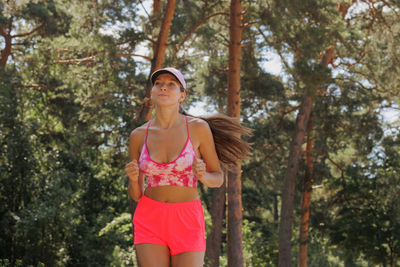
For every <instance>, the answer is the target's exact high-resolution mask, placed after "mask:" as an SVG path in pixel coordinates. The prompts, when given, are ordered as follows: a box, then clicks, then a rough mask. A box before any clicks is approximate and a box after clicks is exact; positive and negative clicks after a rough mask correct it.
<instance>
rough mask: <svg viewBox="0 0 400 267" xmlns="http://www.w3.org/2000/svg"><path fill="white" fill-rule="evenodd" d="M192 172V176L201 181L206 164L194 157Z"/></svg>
mask: <svg viewBox="0 0 400 267" xmlns="http://www.w3.org/2000/svg"><path fill="white" fill-rule="evenodd" d="M192 171H193V174H194V176H196V178H197V179H198V180H200V181H201V179H202V178H203V177H204V175H205V174H206V164H205V163H204V161H203V160H202V159H199V158H197V157H195V158H194V160H193V164H192Z"/></svg>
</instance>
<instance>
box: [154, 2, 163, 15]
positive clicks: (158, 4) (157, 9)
mask: <svg viewBox="0 0 400 267" xmlns="http://www.w3.org/2000/svg"><path fill="white" fill-rule="evenodd" d="M159 12H161V0H153V14H154V15H155V14H157V13H159Z"/></svg>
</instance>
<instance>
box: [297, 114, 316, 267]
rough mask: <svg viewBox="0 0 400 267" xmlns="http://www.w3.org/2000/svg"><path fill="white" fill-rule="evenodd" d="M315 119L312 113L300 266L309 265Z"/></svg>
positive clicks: (308, 139)
mask: <svg viewBox="0 0 400 267" xmlns="http://www.w3.org/2000/svg"><path fill="white" fill-rule="evenodd" d="M312 128H313V119H312V115H310V119H309V120H308V126H307V146H306V153H307V154H306V163H307V167H306V170H305V175H304V185H303V186H304V188H303V201H302V205H301V219H300V244H299V252H298V266H299V267H307V258H308V229H309V226H308V221H309V218H310V200H311V191H312V183H313V177H312V175H313V156H312V150H313V142H312Z"/></svg>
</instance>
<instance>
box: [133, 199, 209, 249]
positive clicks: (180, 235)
mask: <svg viewBox="0 0 400 267" xmlns="http://www.w3.org/2000/svg"><path fill="white" fill-rule="evenodd" d="M133 223H134V226H135V241H134V244H135V245H137V244H143V243H147V244H149V243H150V244H160V245H165V246H167V247H168V248H169V249H170V253H171V255H176V254H179V253H182V252H187V251H205V250H206V241H205V227H204V213H203V207H202V206H201V201H200V199H198V200H194V201H188V202H178V203H166V202H160V201H156V200H153V199H151V198H148V197H146V196H144V195H143V196H142V198H141V199H140V201H139V203H138V205H137V207H136V211H135V214H134V216H133Z"/></svg>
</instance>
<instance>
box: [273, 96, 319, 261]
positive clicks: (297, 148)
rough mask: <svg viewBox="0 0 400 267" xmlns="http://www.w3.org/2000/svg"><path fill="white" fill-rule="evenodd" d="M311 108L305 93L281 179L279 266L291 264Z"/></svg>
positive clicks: (310, 100)
mask: <svg viewBox="0 0 400 267" xmlns="http://www.w3.org/2000/svg"><path fill="white" fill-rule="evenodd" d="M311 109H312V96H311V95H309V94H306V95H305V96H304V97H303V100H302V102H301V106H300V110H299V113H298V115H297V119H296V127H295V131H294V134H293V141H292V143H291V145H290V154H289V159H288V166H287V169H286V174H285V177H284V180H283V188H282V206H281V219H280V224H279V257H278V261H279V262H278V264H279V266H280V267H289V266H292V252H291V244H290V240H291V237H292V221H293V202H294V194H295V185H296V177H297V172H298V170H299V161H300V157H301V146H302V144H303V141H304V135H305V133H306V127H307V123H308V119H309V117H310V113H311Z"/></svg>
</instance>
